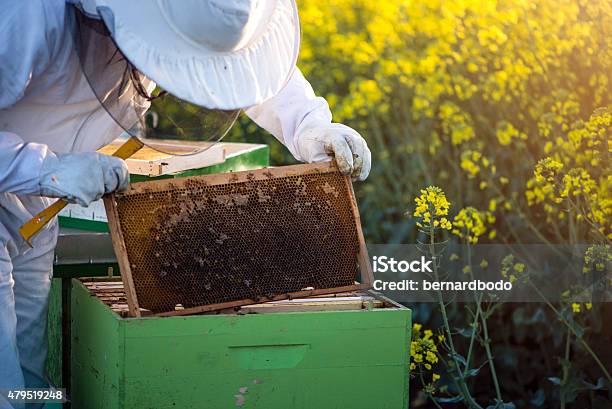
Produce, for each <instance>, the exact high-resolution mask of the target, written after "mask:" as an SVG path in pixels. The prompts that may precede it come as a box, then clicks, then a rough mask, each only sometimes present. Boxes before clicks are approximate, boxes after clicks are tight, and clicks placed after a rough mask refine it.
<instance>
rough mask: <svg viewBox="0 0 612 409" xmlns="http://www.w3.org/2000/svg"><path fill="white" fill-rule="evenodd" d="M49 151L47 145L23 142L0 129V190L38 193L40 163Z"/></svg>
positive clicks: (4, 191) (2, 191)
mask: <svg viewBox="0 0 612 409" xmlns="http://www.w3.org/2000/svg"><path fill="white" fill-rule="evenodd" d="M49 152H50V151H49V148H47V145H42V144H38V143H24V142H23V140H21V138H20V137H18V136H17V135H15V134H14V133H11V132H2V131H0V192H1V193H15V194H21V195H31V194H34V195H36V194H39V192H40V186H39V180H40V172H41V168H42V163H43V160H44V159H45V158H46V157H47V155H48V154H49Z"/></svg>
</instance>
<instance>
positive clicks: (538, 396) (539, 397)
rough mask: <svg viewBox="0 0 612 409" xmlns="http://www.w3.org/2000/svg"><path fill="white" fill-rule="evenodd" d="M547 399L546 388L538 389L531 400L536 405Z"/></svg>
mask: <svg viewBox="0 0 612 409" xmlns="http://www.w3.org/2000/svg"><path fill="white" fill-rule="evenodd" d="M545 401H546V394H545V393H544V389H538V390H537V391H536V393H535V394H534V395H533V398H532V399H531V400H530V401H529V402H530V403H531V404H532V405H534V406H542V405H544V402H545Z"/></svg>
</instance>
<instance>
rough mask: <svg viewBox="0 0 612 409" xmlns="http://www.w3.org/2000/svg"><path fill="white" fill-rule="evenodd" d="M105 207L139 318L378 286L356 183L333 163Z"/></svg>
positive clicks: (175, 184)
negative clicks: (374, 282)
mask: <svg viewBox="0 0 612 409" xmlns="http://www.w3.org/2000/svg"><path fill="white" fill-rule="evenodd" d="M105 205H106V210H107V213H108V219H109V226H110V231H111V235H112V238H113V246H114V248H115V253H116V254H117V258H118V261H119V265H120V268H121V274H122V277H123V282H124V284H125V288H126V295H127V298H128V305H129V310H130V315H132V316H140V314H141V313H140V310H141V309H147V310H150V311H152V312H153V313H155V314H157V315H183V314H191V313H198V312H204V311H212V310H217V309H223V308H229V307H236V306H240V305H247V304H254V303H260V302H264V301H270V300H281V299H286V298H292V297H300V296H310V295H316V294H328V293H337V292H341V291H351V290H355V289H360V288H365V287H368V286H369V284H370V283H371V281H372V273H371V269H370V265H369V262H368V259H367V254H366V249H365V244H364V240H363V234H362V232H361V226H360V222H359V214H358V211H357V206H356V204H355V201H354V196H353V191H352V186H351V182H350V179H349V178H348V177H344V176H342V175H341V174H340V173H339V172H338V171H337V168H336V167H335V165H333V164H332V163H331V162H328V163H320V164H308V165H295V166H285V167H279V168H269V169H261V170H257V171H246V172H236V173H227V174H215V175H206V176H197V177H192V178H184V179H169V180H159V181H153V182H142V183H134V184H132V186H131V187H130V190H129V191H127V192H123V193H117V194H114V195H111V196H110V197H108V198H106V199H105ZM360 275H361V284H360V283H358V282H357V281H356V280H359V276H360Z"/></svg>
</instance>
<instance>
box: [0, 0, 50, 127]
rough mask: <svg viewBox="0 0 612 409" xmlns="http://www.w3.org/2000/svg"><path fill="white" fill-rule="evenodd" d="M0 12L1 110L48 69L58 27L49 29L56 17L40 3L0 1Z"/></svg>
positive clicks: (33, 1) (19, 97)
mask: <svg viewBox="0 0 612 409" xmlns="http://www.w3.org/2000/svg"><path fill="white" fill-rule="evenodd" d="M0 10H2V12H1V13H0V38H1V40H0V109H4V108H8V107H10V106H11V105H13V104H15V103H16V102H17V101H19V100H20V99H21V98H22V97H23V95H24V93H25V90H26V88H27V86H28V84H29V83H30V81H31V80H32V78H33V77H36V76H37V75H39V74H40V73H41V72H43V71H44V70H45V69H46V68H47V67H48V65H49V61H50V59H51V54H52V52H53V50H52V43H55V40H56V38H57V34H58V29H59V28H58V27H50V22H51V21H55V20H56V19H57V18H56V16H52V15H50V14H51V13H52V12H53V11H54V10H50V9H49V5H45V3H44V2H43V1H41V0H30V1H11V0H0ZM54 17H55V18H54ZM0 131H1V129H0Z"/></svg>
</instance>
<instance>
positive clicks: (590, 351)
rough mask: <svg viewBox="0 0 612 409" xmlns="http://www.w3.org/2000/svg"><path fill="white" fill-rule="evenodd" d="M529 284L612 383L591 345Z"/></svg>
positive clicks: (538, 290)
mask: <svg viewBox="0 0 612 409" xmlns="http://www.w3.org/2000/svg"><path fill="white" fill-rule="evenodd" d="M529 284H530V285H531V287H533V289H534V290H535V291H536V292H537V293H538V295H539V296H540V297H541V298H542V299H543V300H544V302H545V303H546V305H548V307H549V308H550V309H551V310H553V312H554V313H555V315H557V317H558V318H559V319H560V320H561V322H563V324H564V325H565V326H566V327H567V329H569V330H570V331H571V332H572V334H573V335H574V336H575V337H576V339H577V340H578V341H580V344H581V345H582V347H583V348H584V349H585V350H586V351H587V352H588V353H589V355H591V357H592V358H593V360H594V361H595V362H596V363H597V366H599V368H600V369H601V371H602V372H603V373H604V375H605V376H606V378H607V379H608V382H610V383H612V376H610V372H608V370H607V369H606V367H605V366H604V364H603V363H602V362H601V360H600V359H599V357H598V356H597V354H596V353H595V351H593V350H592V349H591V347H590V346H589V344H587V343H586V341H585V340H584V339H582V337H581V336H580V335H579V334H578V333H577V332H576V329H575V328H574V327H573V326H572V325H571V324H570V323H569V322H568V321H567V320H566V319H565V317H564V316H563V314H561V313H560V312H559V310H557V309H556V308H555V306H554V305H552V303H551V302H550V301H548V299H547V298H546V297H545V296H544V294H542V292H541V291H540V289H539V288H538V287H536V286H535V284H533V283H532V282H531V281H530V282H529Z"/></svg>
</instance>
